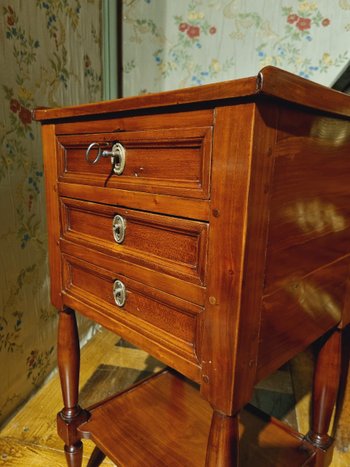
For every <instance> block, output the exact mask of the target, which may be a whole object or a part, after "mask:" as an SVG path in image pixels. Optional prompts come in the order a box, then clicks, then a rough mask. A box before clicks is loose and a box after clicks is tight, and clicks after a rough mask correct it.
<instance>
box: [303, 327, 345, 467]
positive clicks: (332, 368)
mask: <svg viewBox="0 0 350 467" xmlns="http://www.w3.org/2000/svg"><path fill="white" fill-rule="evenodd" d="M340 370H341V331H340V330H339V329H336V330H335V331H333V332H332V333H331V334H330V335H329V336H328V337H327V338H326V339H325V341H324V342H323V344H322V346H321V349H320V351H319V353H318V356H317V360H316V365H315V373H314V388H313V396H312V424H311V430H310V431H309V433H308V434H307V436H306V437H307V439H308V440H309V441H310V442H311V443H312V444H314V445H315V446H316V447H318V448H320V449H319V450H318V453H317V456H316V459H315V465H316V466H318V467H319V466H320V467H321V466H327V465H329V464H330V462H331V459H332V450H333V441H334V440H333V438H331V437H330V436H329V435H328V431H329V426H330V422H331V418H332V414H333V409H334V406H335V403H336V400H337V396H338V389H339V380H340Z"/></svg>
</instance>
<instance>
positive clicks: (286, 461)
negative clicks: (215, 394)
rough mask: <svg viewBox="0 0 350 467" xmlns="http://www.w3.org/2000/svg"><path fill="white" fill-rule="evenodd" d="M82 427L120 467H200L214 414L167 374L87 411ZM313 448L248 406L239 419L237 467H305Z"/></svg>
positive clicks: (181, 380) (187, 387)
mask: <svg viewBox="0 0 350 467" xmlns="http://www.w3.org/2000/svg"><path fill="white" fill-rule="evenodd" d="M90 413H91V417H90V419H89V420H88V421H87V422H85V423H84V424H82V425H81V426H80V428H79V431H80V432H81V434H82V437H84V438H89V439H92V440H93V441H94V443H95V444H96V445H97V446H98V447H99V449H101V451H103V452H104V453H105V454H106V455H107V456H108V457H109V458H110V459H111V460H112V461H113V462H115V463H116V464H117V465H118V467H124V466H125V467H139V466H141V465H142V466H143V467H155V466H157V467H158V466H159V467H161V466H164V467H169V466H173V467H177V466H178V467H184V466H186V467H195V466H196V467H203V466H204V464H205V454H206V445H207V440H208V435H209V430H210V423H211V416H212V409H211V407H210V405H209V404H208V403H207V402H206V401H205V400H203V399H202V397H201V396H200V394H199V391H198V388H197V387H196V386H195V385H194V384H193V383H191V382H189V381H188V380H186V379H184V378H183V377H182V376H180V375H178V374H177V373H175V372H172V371H170V370H165V371H162V372H161V373H158V374H156V375H154V376H152V377H150V378H148V379H146V380H144V381H142V382H141V383H139V384H138V385H136V386H133V387H132V388H130V389H129V390H127V391H125V392H122V393H120V394H118V395H117V396H114V397H113V398H110V399H108V400H106V401H104V402H103V403H101V404H100V405H96V406H93V407H92V408H90ZM314 454H315V450H314V448H313V447H312V446H311V445H310V444H308V443H307V442H306V441H304V440H303V439H302V436H301V435H300V434H299V433H296V432H294V431H292V430H291V429H289V428H288V427H287V426H286V425H284V424H282V423H281V422H279V421H277V420H275V419H274V418H272V417H268V416H265V415H263V414H262V413H261V412H260V411H258V410H256V409H255V408H253V407H251V406H248V407H247V408H246V409H245V410H244V411H243V412H242V413H241V415H240V465H241V466H249V467H251V466H259V467H263V466H274V467H276V466H281V467H282V466H283V467H285V466H286V465H290V466H293V467H296V466H304V465H305V466H306V465H309V463H310V462H311V459H312V458H313V456H314Z"/></svg>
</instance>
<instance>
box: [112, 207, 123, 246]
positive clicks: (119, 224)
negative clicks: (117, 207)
mask: <svg viewBox="0 0 350 467" xmlns="http://www.w3.org/2000/svg"><path fill="white" fill-rule="evenodd" d="M112 228H113V237H114V240H115V241H116V242H117V243H123V241H124V239H125V232H126V220H125V219H124V217H123V216H120V215H119V214H117V215H115V216H114V218H113V227H112Z"/></svg>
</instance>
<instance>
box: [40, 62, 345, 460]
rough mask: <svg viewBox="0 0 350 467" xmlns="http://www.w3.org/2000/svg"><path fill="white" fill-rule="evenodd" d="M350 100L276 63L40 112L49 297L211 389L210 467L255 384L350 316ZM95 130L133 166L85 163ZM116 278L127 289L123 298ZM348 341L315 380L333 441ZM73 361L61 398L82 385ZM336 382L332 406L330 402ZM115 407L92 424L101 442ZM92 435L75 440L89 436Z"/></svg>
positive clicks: (330, 349) (231, 450)
mask: <svg viewBox="0 0 350 467" xmlns="http://www.w3.org/2000/svg"><path fill="white" fill-rule="evenodd" d="M349 101H350V98H349V97H347V96H344V95H342V94H340V93H337V92H335V91H331V90H329V89H326V88H324V87H322V86H319V85H315V84H313V83H310V82H308V81H306V80H303V79H301V78H299V77H295V76H293V75H290V74H289V73H286V72H284V71H281V70H277V69H275V68H273V67H267V68H265V69H263V70H262V71H261V72H260V73H259V74H258V76H257V77H256V78H247V79H244V80H238V81H234V82H226V83H219V84H213V85H208V86H203V87H200V88H198V89H186V90H179V91H172V92H168V93H161V94H156V95H149V96H141V97H135V98H127V99H121V100H117V101H111V102H106V103H100V104H89V105H84V106H77V107H71V108H65V109H51V110H38V111H36V113H35V115H36V118H37V119H39V120H42V122H43V137H44V151H45V155H44V158H45V171H46V175H47V191H48V213H49V233H50V235H49V237H50V263H51V269H50V271H51V280H52V284H53V286H52V290H51V292H52V300H53V303H54V304H55V305H56V306H57V307H58V308H59V310H64V309H65V308H64V307H70V308H72V309H75V310H76V311H78V312H80V313H82V314H84V315H86V316H88V317H90V318H92V319H93V320H95V321H96V322H98V323H100V324H102V325H104V326H106V327H107V328H108V329H110V330H112V331H113V332H116V333H119V334H120V335H122V336H123V337H124V338H125V339H128V340H130V341H131V342H133V343H134V344H135V345H139V346H140V347H142V348H143V349H145V350H147V351H148V352H150V353H151V354H153V355H154V356H156V357H158V358H159V359H160V360H162V361H163V362H164V363H166V364H167V365H169V366H171V367H173V368H174V369H176V370H177V371H179V372H181V373H182V374H184V375H185V376H187V377H188V378H190V379H192V380H193V381H195V382H197V383H199V384H200V389H199V391H200V394H201V396H202V397H203V399H204V400H206V401H207V402H209V403H210V404H211V406H212V408H213V410H214V416H213V419H212V424H211V426H212V428H211V430H210V436H209V427H208V433H207V435H206V436H209V443H206V445H207V444H208V451H207V454H205V452H204V451H203V449H202V448H201V456H202V459H203V462H205V457H206V459H207V465H215V464H218V465H223V466H224V465H238V453H237V452H238V448H237V444H238V435H237V423H238V422H237V420H238V417H239V414H240V412H241V411H242V408H243V406H244V405H245V404H247V403H248V402H249V400H250V398H251V395H252V391H253V387H254V384H255V383H257V382H258V381H259V380H260V379H262V378H263V377H265V376H267V375H268V374H270V373H271V372H273V371H274V370H276V369H277V368H278V367H279V366H280V365H282V364H284V363H285V362H287V361H288V360H289V359H290V358H291V357H293V356H294V355H296V354H297V353H299V352H300V351H301V350H303V349H304V348H305V347H307V346H308V345H309V344H311V343H312V342H314V341H316V340H317V339H319V338H321V337H322V336H326V335H328V333H329V332H331V330H335V329H336V328H337V327H338V328H339V329H341V328H343V327H344V326H346V324H347V323H348V321H349V311H348V309H349V267H350V251H349V242H350V227H349V225H350V220H349V219H350V211H349V206H350V203H349V201H350V190H349V188H348V186H349V185H348V179H349V175H350V158H349V153H350V152H349V149H350V122H349V118H348V117H349V116H350V111H349V108H350V105H349V103H350V102H349ZM345 117H346V118H345ZM94 142H99V143H101V144H103V145H105V146H106V147H107V148H108V149H110V148H111V147H112V145H113V144H114V143H116V142H119V143H121V144H122V145H123V146H124V147H125V149H126V165H125V169H124V172H123V174H121V175H116V174H114V173H113V170H112V165H111V161H110V160H109V158H106V159H104V158H101V160H100V161H99V162H98V163H97V164H95V165H90V164H88V163H87V162H86V160H85V152H86V150H87V148H88V147H89V145H90V144H91V143H94ZM117 214H119V215H122V216H123V217H124V218H125V219H126V223H127V229H126V236H125V239H124V241H123V242H122V243H121V244H117V243H116V242H115V241H114V240H113V236H112V221H113V218H114V216H115V215H117ZM115 280H121V281H122V282H123V283H124V284H125V286H126V302H125V305H123V306H121V307H118V306H117V305H116V303H115V301H114V298H113V294H112V290H113V284H114V281H115ZM61 313H66V312H65V311H61ZM336 332H338V331H336ZM339 332H341V331H339ZM74 339H76V337H75V338H74ZM330 342H333V340H332V338H331V340H330ZM61 347H63V346H61ZM338 350H339V349H338V348H336V346H335V344H334V345H333V344H332V345H331V344H329V345H328V344H326V345H325V348H324V350H322V352H321V357H320V363H319V365H320V368H321V367H322V368H324V370H322V371H323V372H324V374H325V377H324V378H323V377H322V378H320V377H319V376H317V377H315V403H314V406H315V410H314V413H315V414H318V415H316V416H317V417H318V420H321V419H322V420H325V422H324V423H322V424H321V425H322V427H321V428H322V430H321V432H320V433H319V434H320V435H321V436H326V433H327V430H328V420H329V418H330V412H331V409H332V406H333V399H334V397H335V393H336V392H337V391H336V387H334V388H333V389H332V390H331V389H327V388H328V386H327V385H326V380H327V378H328V377H329V375H331V374H332V371H333V370H332V369H331V366H332V365H330V364H329V361H334V360H333V359H334V358H335V357H334V355H336V354H337V352H338ZM63 354H64V351H62V355H63ZM74 355H75V356H76V355H77V353H74ZM323 355H324V356H323ZM75 358H76V357H72V362H71V363H69V362H68V361H66V358H65V357H64V358H63V357H61V360H62V362H63V363H62V367H63V368H64V367H66V368H73V367H76V363H74V362H73V360H74V359H75ZM327 362H328V363H327ZM65 371H66V370H62V374H65V375H66V376H64V377H63V386H64V387H65V389H64V393H66V394H75V393H76V392H75V391H76V389H75V388H76V384H77V383H76V382H73V381H75V380H74V378H73V379H72V378H71V377H70V376H69V377H68V374H69V373H70V370H67V371H68V372H66V373H65ZM320 371H321V370H320V369H318V370H316V373H319V372H320ZM174 384H175V383H174ZM176 384H178V383H176ZM141 388H143V386H140V387H138V388H135V389H134V390H133V392H132V394H134V395H135V397H136V396H137V394H138V393H139V392H140V391H141V393H142V389H141ZM158 389H159V390H160V388H158V386H157V390H158ZM322 391H325V393H326V394H327V396H325V398H326V399H327V401H328V402H327V403H322V404H320V403H319V402H317V401H319V400H320V397H319V396H318V395H317V394H323V392H322ZM65 397H66V399H67V396H65ZM69 397H70V396H69ZM197 397H198V394H197V393H196V398H197ZM322 397H323V396H322ZM73 399H74V400H75V399H76V397H75V396H74V397H73ZM141 399H142V397H141ZM65 404H67V401H66V403H65ZM99 411H100V413H104V414H107V412H104V409H102V406H101V408H100V409H99ZM106 417H107V415H106ZM103 418H104V416H103V417H102V416H99V417H98V420H99V421H98V423H97V425H93V424H92V421H91V424H90V422H88V423H87V424H86V426H85V428H86V431H85V432H84V433H85V434H86V436H88V434H87V433H88V431H89V430H88V429H87V427H88V426H89V427H90V426H91V427H92V426H94V428H93V430H94V435H93V436H94V439H95V438H96V440H97V441H96V442H97V444H99V442H100V441H99V440H100V438H99V437H101V439H102V438H103V439H104V436H105V434H103V433H99V434H97V432H98V431H101V432H103V431H104V430H106V428H104V427H103V423H102V420H103ZM210 418H211V416H210ZM117 419H118V417H116V420H117ZM106 423H107V422H106ZM184 423H185V422H184ZM316 425H317V426H318V422H317V423H316V422H315V423H314V426H313V430H314V432H315V433H316V432H317V430H318V429H319V427H318V428H317V429H316ZM71 426H72V427H74V428H72V429H71V431H72V430H73V432H74V433H75V431H74V430H76V427H77V423H76V422H74V423H73V424H72V425H71ZM154 429H155V430H156V428H154ZM178 429H180V428H179V427H178ZM116 430H119V428H116ZM315 430H316V431H315ZM108 432H109V434H108V436H109V437H110V436H112V435H111V433H113V430H112V429H109V428H108ZM317 433H318V432H317ZM64 436H66V435H64ZM64 436H63V438H64ZM106 436H107V435H106ZM118 436H119V434H118ZM157 436H158V435H157ZM150 437H151V438H152V433H150ZM66 438H67V436H66ZM78 438H79V437H75V438H74V439H73V441H70V442H69V443H67V442H66V441H65V442H66V444H67V445H68V446H78V444H77V443H78V442H79V439H78ZM64 439H65V438H64ZM310 440H311V442H312V443H314V445H315V449H316V451H317V450H319V452H320V454H317V455H316V454H315V455H314V461H315V462H316V463H317V465H321V464H322V463H323V464H324V465H326V464H327V462H329V458H330V456H331V449H328V450H327V449H326V448H325V446H324V445H322V446H321V445H320V444H319V443H317V440H316V439H315V437H314V436H311V435H310V436H309V441H310ZM206 441H208V439H207V440H206ZM107 444H108V446H111V445H112V444H111V443H110V442H108V443H107ZM113 446H114V448H115V452H114V451H113V452H112V449H111V448H110V447H108V451H107V452H106V453H107V454H108V455H109V456H111V457H112V458H114V457H113V456H118V455H119V454H118V452H117V451H118V450H119V447H118V446H117V445H116V443H114V444H113ZM100 447H101V449H102V451H103V446H100ZM104 447H105V449H106V448H107V446H104ZM178 449H179V450H180V448H178ZM191 449H192V448H191ZM196 452H197V451H196ZM129 454H130V453H129ZM196 456H197V454H196V453H195V452H193V456H192V457H193V458H195V457H196ZM159 461H160V460H159ZM69 462H73V459H72V460H69ZM156 465H161V464H157V463H156ZM189 465H190V464H189ZM281 465H283V464H281ZM294 465H299V464H294ZM300 465H304V464H300Z"/></svg>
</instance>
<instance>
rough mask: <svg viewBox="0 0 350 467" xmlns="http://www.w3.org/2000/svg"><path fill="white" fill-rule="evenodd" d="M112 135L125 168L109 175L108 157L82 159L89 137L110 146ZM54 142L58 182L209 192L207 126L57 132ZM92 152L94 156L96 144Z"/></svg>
mask: <svg viewBox="0 0 350 467" xmlns="http://www.w3.org/2000/svg"><path fill="white" fill-rule="evenodd" d="M167 118H169V119H171V115H168V116H167ZM115 140H118V142H119V143H120V144H122V145H123V147H124V148H125V151H126V164H125V169H124V171H123V174H122V176H119V177H113V176H111V175H112V174H111V170H112V166H111V159H110V158H101V160H100V161H99V162H98V163H96V164H94V165H90V164H88V163H87V162H86V160H85V153H86V150H87V148H88V146H89V145H90V144H91V142H94V143H99V144H100V145H102V146H103V149H107V150H110V149H111V147H112V145H113V142H114V141H115ZM57 144H58V147H59V153H60V158H59V160H60V171H59V180H60V181H61V182H65V183H76V184H81V185H92V186H103V187H108V188H119V189H123V190H130V191H136V192H137V191H142V192H150V193H159V194H168V195H169V194H170V195H180V196H187V197H190V198H191V197H193V198H203V199H207V198H208V192H209V168H210V159H211V128H210V127H204V128H201V127H200V128H182V129H177V128H176V129H169V130H167V129H161V130H146V131H131V132H128V131H125V132H118V135H116V134H115V133H98V134H96V135H92V134H87V135H70V136H60V137H58V139H57ZM91 153H92V154H91V156H90V157H91V159H94V158H95V157H96V154H97V150H94V149H92V150H91ZM111 202H112V200H111Z"/></svg>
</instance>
